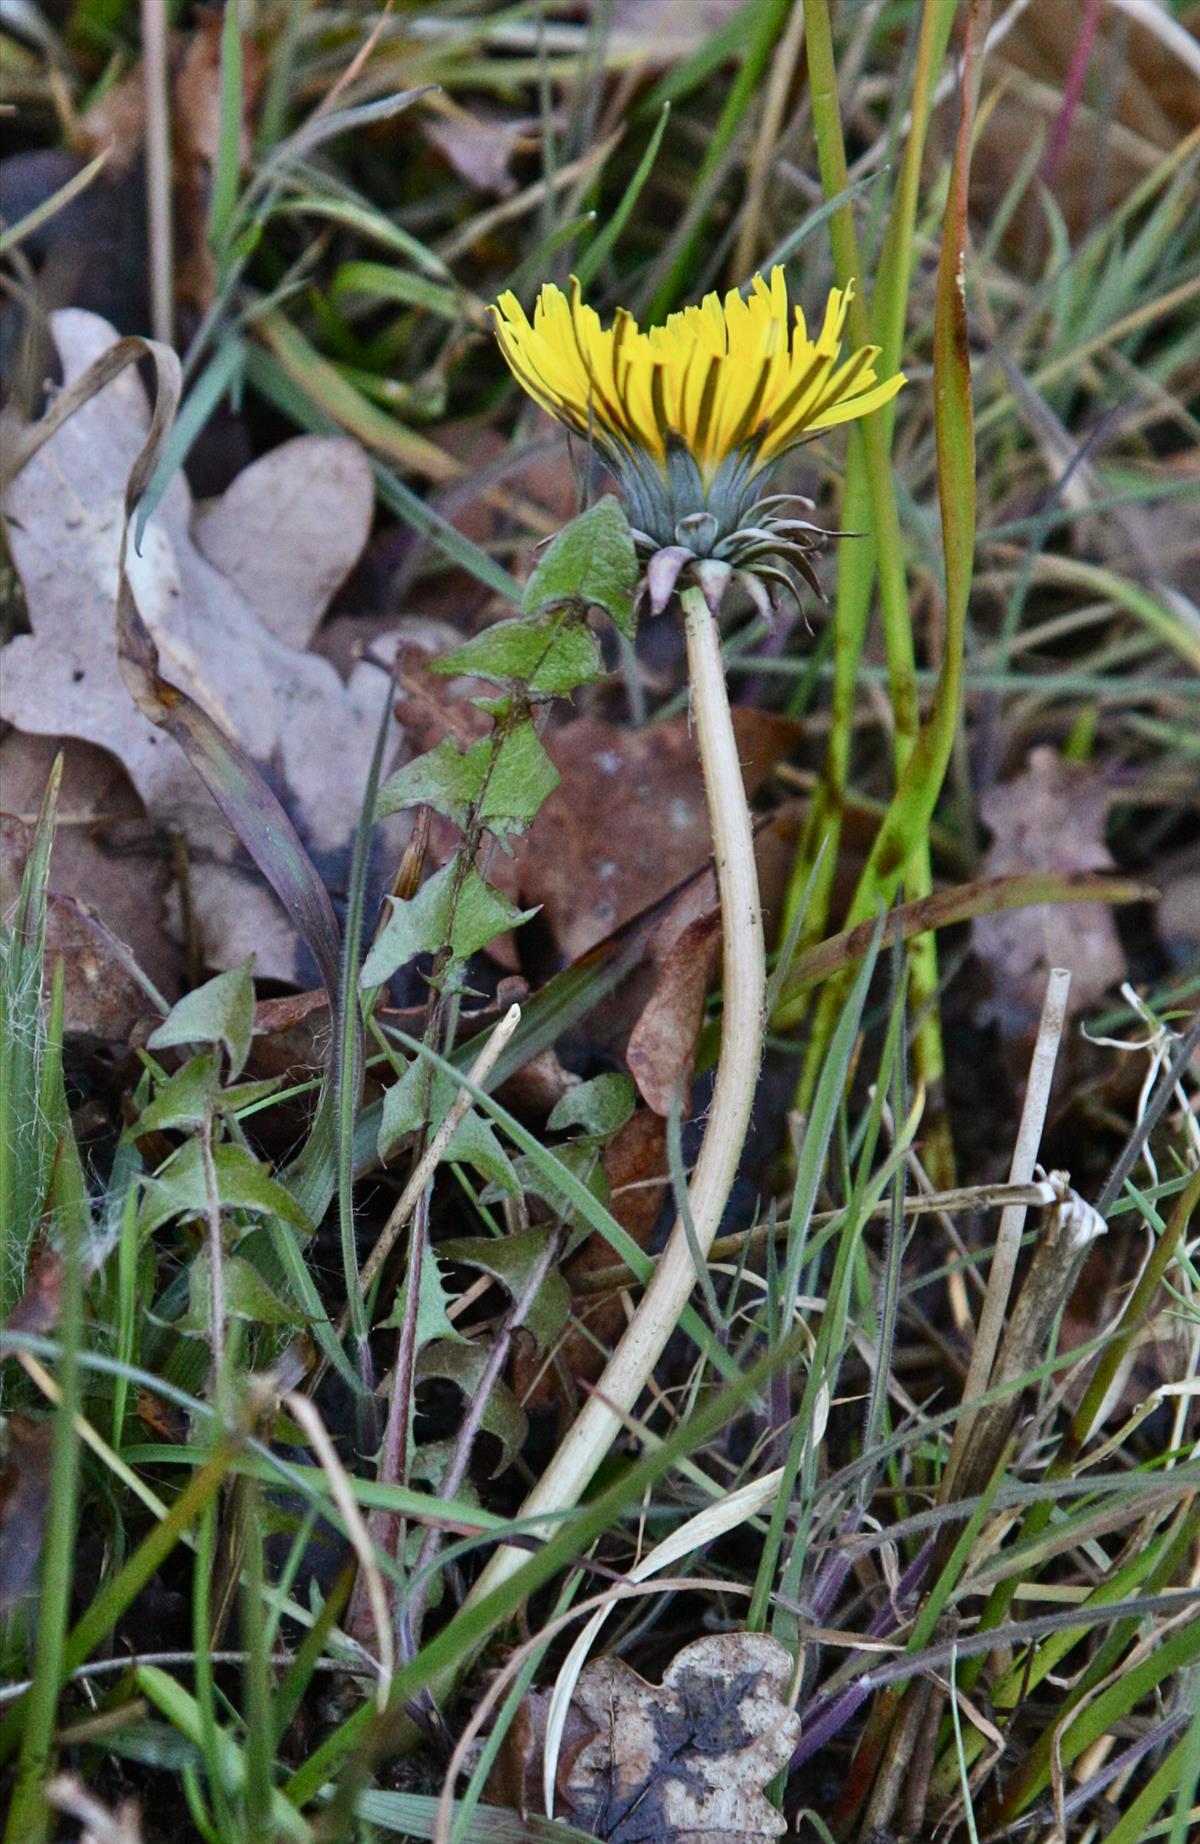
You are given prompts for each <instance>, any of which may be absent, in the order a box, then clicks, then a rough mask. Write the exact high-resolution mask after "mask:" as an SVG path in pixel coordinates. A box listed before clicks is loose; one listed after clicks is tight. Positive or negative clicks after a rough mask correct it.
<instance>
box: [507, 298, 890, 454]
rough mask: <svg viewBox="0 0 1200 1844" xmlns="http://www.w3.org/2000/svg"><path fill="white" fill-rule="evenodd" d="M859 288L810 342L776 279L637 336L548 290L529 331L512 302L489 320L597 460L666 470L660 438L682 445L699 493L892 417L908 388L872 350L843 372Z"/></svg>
mask: <svg viewBox="0 0 1200 1844" xmlns="http://www.w3.org/2000/svg"><path fill="white" fill-rule="evenodd" d="M853 290H854V285H853V283H851V284H850V285H849V286H848V287H847V288H845V289H837V288H835V289H834V290H833V291H832V292H831V294H830V296H829V302H828V305H827V307H826V309H825V318H824V321H823V323H822V326H821V330H820V333H819V334H818V335H817V337H816V339H810V338H809V336H808V329H807V327H806V325H805V320H804V311H803V309H802V308H800V307H796V308H794V309H793V310H792V313H791V316H790V317H789V312H788V296H787V284H786V282H785V280H784V274H783V270H782V269H779V268H776V269H773V270H772V271H771V278H770V280H769V281H764V280H763V278H762V276H761V275H756V276H755V278H754V281H753V283H752V284H751V287H750V292H749V294H748V296H747V297H746V298H745V299H743V297H742V296H741V295H740V294H739V293H738V292H737V290H736V289H731V290H730V292H729V293H728V294H727V295H726V296H725V299H724V302H722V301H721V300H720V298H719V297H718V296H717V295H715V294H710V295H706V296H705V298H704V300H703V301H702V302H701V304H700V306H699V307H685V308H684V309H683V310H682V312H681V313H677V314H671V315H670V316H669V317H668V319H667V321H666V324H665V325H663V326H658V327H649V328H648V329H647V330H646V331H645V332H644V333H643V332H642V331H641V329H640V328H639V327H638V325H637V322H636V321H635V320H634V319H633V317H632V316H631V315H630V314H628V313H627V312H626V311H625V309H624V308H618V309H617V312H616V315H615V317H614V319H613V323H612V325H611V327H605V326H602V325H601V324H600V317H599V315H598V314H597V313H596V311H595V309H594V308H591V307H588V306H586V305H585V304H584V302H583V300H582V299H581V295H580V288H579V283H578V282H577V281H575V280H574V278H572V281H571V288H570V293H569V294H564V293H563V291H562V290H561V289H560V288H556V287H554V285H553V284H552V283H549V282H548V283H546V285H545V286H544V287H543V289H542V291H541V293H540V294H539V296H538V298H537V302H536V304H535V306H534V310H533V319H532V320H530V319H529V318H528V317H527V315H526V313H525V310H524V309H523V308H522V306H521V304H520V302H519V301H518V300H517V298H516V296H515V295H514V294H511V293H507V294H503V295H501V297H500V299H499V301H498V302H497V303H496V305H495V306H494V307H493V308H492V316H493V319H494V321H495V326H496V334H497V337H498V339H499V341H500V348H501V351H502V352H503V353H504V356H505V358H506V359H507V360H508V363H509V365H510V367H511V368H512V370H513V372H514V373H515V375H516V377H517V379H518V380H519V382H520V383H521V384H522V385H523V386H524V388H525V389H526V390H527V391H528V393H529V395H530V396H531V397H532V398H533V399H534V400H535V402H537V403H539V404H541V406H542V408H543V409H545V410H548V411H549V413H550V415H551V416H554V417H557V418H558V420H559V421H560V422H562V423H565V424H566V425H567V426H568V428H571V429H575V430H577V431H578V432H579V434H581V435H585V436H592V437H594V438H595V440H596V441H597V442H598V443H600V444H601V446H607V447H610V448H611V447H613V446H615V447H617V448H618V449H621V450H625V451H633V452H637V451H641V452H642V453H644V454H646V455H649V456H651V457H652V458H653V459H654V460H656V461H657V462H659V463H660V464H661V465H662V466H664V467H665V464H666V454H667V437H668V435H669V434H672V433H673V434H675V435H677V436H679V438H680V439H681V440H682V442H683V443H684V445H685V446H686V447H687V449H688V450H689V452H690V453H691V455H692V456H693V458H694V459H695V461H696V463H697V465H698V467H699V469H700V472H701V474H702V476H703V478H704V480H705V481H706V482H709V481H711V480H712V478H713V476H714V475H715V474H716V471H717V469H718V468H719V467H720V465H721V463H722V461H724V460H725V458H726V457H727V456H728V455H731V454H735V453H737V452H738V451H739V450H742V449H746V448H750V447H755V450H756V452H755V464H756V466H764V467H765V466H766V465H767V464H768V463H769V462H771V461H773V460H776V459H777V458H778V456H779V455H781V454H782V453H783V452H784V450H785V449H788V448H791V447H793V446H794V445H795V444H796V443H797V442H801V441H803V440H804V439H805V438H806V437H807V436H809V435H813V434H815V433H816V432H817V431H818V430H821V429H832V428H833V427H834V426H835V425H836V424H837V423H848V422H852V421H853V420H854V419H855V418H856V417H859V416H865V415H866V414H867V412H868V411H869V410H876V409H878V408H879V406H880V405H881V404H884V403H888V402H890V400H891V399H892V398H893V397H894V396H895V395H896V392H897V391H898V390H899V389H900V387H901V385H902V384H903V383H904V374H903V373H902V372H898V373H897V374H896V375H895V377H892V378H885V379H883V380H882V381H880V380H879V379H877V377H876V375H875V361H876V359H877V358H878V357H879V348H878V347H877V346H861V347H860V348H859V349H858V350H857V351H854V352H851V353H850V354H849V356H848V357H847V358H845V359H843V358H842V356H841V354H842V331H843V328H844V327H845V324H846V316H847V314H848V312H849V309H850V301H851V298H852V296H853Z"/></svg>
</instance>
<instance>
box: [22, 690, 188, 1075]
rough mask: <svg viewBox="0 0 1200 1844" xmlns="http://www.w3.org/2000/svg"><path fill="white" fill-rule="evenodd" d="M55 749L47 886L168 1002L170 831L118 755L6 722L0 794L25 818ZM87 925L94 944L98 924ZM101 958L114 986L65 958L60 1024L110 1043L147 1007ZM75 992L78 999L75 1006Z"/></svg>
mask: <svg viewBox="0 0 1200 1844" xmlns="http://www.w3.org/2000/svg"><path fill="white" fill-rule="evenodd" d="M6 669H7V662H5V665H4V666H0V671H4V670H6ZM59 754H61V755H62V757H63V778H62V789H61V793H60V796H59V804H58V823H57V825H56V827H55V832H54V846H53V850H52V852H51V854H50V889H51V892H52V893H55V894H57V895H58V896H61V897H62V898H63V899H64V900H65V901H69V902H71V903H73V904H80V905H84V906H85V908H86V910H87V911H88V912H89V914H90V915H92V916H93V917H94V919H95V920H96V921H97V922H98V923H99V924H101V925H102V927H103V929H104V930H107V931H108V932H109V933H111V934H112V935H114V936H115V937H116V938H117V940H118V941H119V942H121V943H123V944H124V945H125V947H126V948H127V950H128V952H129V954H130V955H132V957H133V960H134V961H135V962H136V963H137V965H138V966H139V967H140V968H141V969H142V971H143V972H144V973H145V974H146V975H147V976H148V977H149V978H150V980H152V981H153V983H154V985H155V986H156V987H157V989H158V991H159V992H160V993H162V995H163V996H164V998H166V999H167V1000H169V1001H171V1002H174V1000H175V999H177V998H178V997H179V994H180V992H181V991H182V990H183V959H182V955H181V954H180V951H179V948H178V946H177V944H176V943H175V942H173V941H171V940H169V939H168V937H167V934H166V932H165V930H164V927H163V907H164V904H165V903H166V901H167V899H168V895H169V893H170V891H171V889H172V887H173V885H174V883H175V868H174V866H173V864H172V854H171V840H170V836H169V832H168V829H167V828H166V827H165V826H160V825H158V824H156V823H154V822H151V821H149V820H147V818H146V814H145V809H144V807H143V805H142V802H141V801H140V800H139V798H138V796H137V793H136V792H135V790H134V788H133V786H132V784H131V782H130V780H129V777H128V775H127V774H126V773H125V771H124V769H123V768H122V767H121V765H120V763H119V762H118V761H116V760H115V758H114V757H113V756H112V755H110V754H109V752H108V750H107V749H99V748H96V747H95V746H94V745H93V744H91V743H83V742H79V741H77V740H76V739H75V738H74V737H69V736H26V735H23V734H22V733H21V731H20V730H12V731H10V732H9V734H8V735H7V736H6V737H5V738H4V741H3V742H2V743H0V783H2V784H3V787H4V798H5V802H6V803H7V805H8V806H9V807H10V808H11V809H12V810H13V811H14V812H16V813H18V814H20V816H21V818H22V819H23V820H25V821H27V822H28V821H29V820H31V819H32V818H33V817H34V816H35V815H36V813H37V811H38V808H39V807H40V806H41V802H42V795H43V793H44V792H45V788H46V781H47V779H48V777H49V774H50V770H51V767H52V766H53V763H54V759H55V757H56V756H57V755H59ZM14 868H15V866H14ZM18 875H19V872H18ZM56 907H57V903H56V902H52V903H51V905H50V908H51V929H52V931H53V930H54V929H56V928H57V926H58V925H57V923H55V921H54V919H53V912H54V911H55V909H56ZM63 928H64V933H65V934H66V935H67V936H68V937H70V936H71V935H73V933H74V925H71V924H68V923H65V922H64V924H63ZM90 932H91V933H92V935H93V938H94V939H93V945H94V941H95V937H96V931H95V930H91V931H90ZM54 945H55V944H54V938H53V934H52V938H51V941H50V942H48V944H47V946H48V953H47V966H48V968H49V967H50V966H51V965H52V964H53V959H52V956H53V951H54ZM58 945H59V946H60V947H61V942H60V943H59V944H58ZM85 951H86V950H85ZM102 958H103V959H104V961H105V965H106V966H110V965H111V966H112V967H113V969H114V980H115V982H116V986H117V989H118V990H115V991H113V992H108V991H107V990H103V991H102V990H100V989H101V988H102V987H103V986H104V978H102V979H101V980H100V981H94V980H86V978H85V983H84V984H83V985H82V986H81V987H80V988H79V989H78V990H76V989H75V987H74V984H73V981H72V978H71V966H70V960H69V959H68V965H67V990H66V994H65V1009H64V1017H63V1024H64V1029H65V1030H66V1033H67V1035H68V1036H72V1035H75V1034H77V1033H82V1034H85V1035H94V1036H96V1037H101V1038H104V1039H106V1040H107V1041H108V1042H111V1043H116V1042H118V1041H119V1040H120V1038H121V1036H122V1033H123V1031H127V1029H128V1024H129V1021H130V1019H131V1017H138V1016H141V1015H144V1014H145V1013H146V1012H148V1011H151V1010H152V1009H153V1007H152V1006H151V1005H150V1003H149V1001H148V1000H147V998H146V997H145V995H144V993H142V992H141V990H140V989H137V996H136V997H135V993H134V988H135V987H136V982H134V981H132V979H131V976H129V975H128V974H127V973H126V972H125V971H124V970H123V969H122V970H120V971H119V972H118V971H117V964H118V963H116V962H114V961H113V959H112V957H111V956H109V955H107V954H105V955H103V956H102ZM77 1000H79V1001H81V1004H80V1005H79V1006H78V1007H77V1003H76V1002H77ZM122 1014H124V1017H122ZM106 1020H107V1024H106V1022H105V1021H106ZM109 1027H114V1028H109Z"/></svg>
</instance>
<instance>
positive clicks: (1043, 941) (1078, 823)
mask: <svg viewBox="0 0 1200 1844" xmlns="http://www.w3.org/2000/svg"><path fill="white" fill-rule="evenodd" d="M1108 802H1109V791H1108V789H1107V787H1106V786H1105V784H1104V782H1103V781H1102V780H1101V779H1100V777H1099V776H1098V775H1097V774H1096V772H1095V770H1094V769H1091V768H1088V767H1086V766H1085V765H1083V764H1080V763H1076V762H1067V761H1064V760H1063V758H1062V757H1061V756H1060V755H1059V754H1058V753H1057V752H1056V751H1055V750H1053V749H1049V748H1040V749H1034V750H1032V751H1031V752H1030V755H1029V760H1028V763H1027V765H1026V767H1025V770H1024V772H1023V773H1022V774H1020V775H1018V776H1017V777H1016V779H1015V780H1013V781H1010V782H1007V783H1006V784H1005V785H1004V786H1002V787H997V788H993V789H992V790H991V792H990V793H988V794H986V795H985V796H984V799H983V801H982V803H981V811H982V815H983V819H984V821H985V823H986V824H987V825H988V826H989V827H990V828H991V831H992V835H993V836H992V843H991V844H990V846H989V847H988V849H987V851H986V853H985V854H984V857H983V861H982V863H981V864H980V867H979V871H980V876H981V878H987V877H1003V876H1012V875H1016V874H1019V873H1021V872H1031V871H1034V872H1036V871H1055V872H1065V871H1105V870H1110V869H1111V868H1112V864H1113V861H1112V858H1111V857H1110V856H1109V853H1108V849H1107V847H1106V845H1105V843H1104V821H1105V815H1106V813H1107V810H1108ZM973 936H974V944H975V952H976V953H977V954H978V955H979V957H980V959H981V960H982V961H984V962H985V963H986V965H987V966H988V967H989V969H990V971H991V974H992V979H993V984H994V988H995V995H994V998H993V999H992V1001H991V1005H990V1011H991V1014H992V1016H993V1017H995V1018H996V1020H997V1021H998V1023H999V1025H1000V1028H1001V1030H1002V1032H1003V1033H1004V1034H1005V1035H1006V1036H1010V1037H1020V1036H1022V1035H1024V1034H1025V1033H1027V1032H1029V1031H1032V1030H1033V1029H1035V1028H1036V1025H1037V1020H1038V1017H1039V1015H1040V1011H1041V1005H1042V996H1043V994H1044V992H1045V989H1046V976H1047V974H1048V972H1049V970H1050V968H1051V967H1066V968H1068V969H1069V971H1070V974H1071V994H1070V1006H1071V1010H1072V1011H1080V1010H1082V1009H1083V1008H1085V1007H1087V1006H1089V1005H1093V1004H1094V1003H1095V1001H1096V1000H1097V999H1099V998H1100V996H1101V995H1102V994H1103V993H1104V992H1106V991H1107V989H1108V988H1109V987H1110V986H1112V985H1114V984H1115V983H1116V982H1117V981H1119V980H1120V979H1121V978H1122V976H1123V974H1124V971H1125V957H1124V954H1123V953H1122V951H1121V944H1120V941H1119V940H1118V937H1117V931H1116V927H1115V925H1114V923H1113V919H1112V913H1111V911H1110V910H1109V909H1108V908H1107V906H1106V905H1105V904H1103V903H1074V904H1072V905H1070V907H1062V906H1058V905H1053V904H1046V905H1041V906H1039V907H1037V908H1030V909H1011V910H1005V911H1000V912H998V913H997V914H995V915H990V916H980V917H979V918H978V919H977V920H976V922H975V924H974V928H973Z"/></svg>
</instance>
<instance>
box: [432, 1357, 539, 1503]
mask: <svg viewBox="0 0 1200 1844" xmlns="http://www.w3.org/2000/svg"><path fill="white" fill-rule="evenodd" d="M487 1361H488V1352H487V1348H486V1346H484V1345H477V1344H472V1342H471V1341H470V1339H467V1340H465V1341H464V1342H463V1343H462V1344H446V1343H444V1342H443V1343H439V1344H434V1345H426V1347H425V1349H424V1350H423V1351H422V1352H420V1353H419V1355H418V1357H417V1362H416V1371H415V1375H416V1380H417V1382H418V1383H425V1382H428V1381H429V1380H430V1379H431V1378H433V1377H442V1378H444V1379H445V1380H446V1381H447V1382H448V1383H454V1384H456V1385H457V1386H458V1388H459V1389H461V1391H462V1393H463V1395H464V1396H465V1397H466V1398H467V1400H468V1401H471V1399H472V1398H473V1397H475V1396H477V1395H478V1394H479V1391H480V1389H481V1387H482V1385H483V1375H484V1371H485V1369H486V1368H487ZM528 1425H529V1424H528V1422H527V1420H526V1418H525V1411H524V1409H523V1408H522V1407H521V1405H520V1403H519V1402H518V1401H517V1399H516V1397H515V1396H514V1395H513V1393H512V1391H511V1389H509V1387H508V1385H507V1384H506V1383H502V1382H501V1381H500V1379H499V1377H497V1378H496V1379H495V1380H494V1381H493V1383H492V1386H491V1388H490V1389H489V1391H488V1395H487V1400H486V1402H485V1403H484V1407H483V1417H482V1419H481V1421H480V1424H479V1426H480V1429H481V1430H482V1432H483V1433H485V1434H494V1435H495V1437H496V1439H497V1440H498V1441H499V1442H500V1448H501V1452H500V1459H499V1462H498V1463H497V1465H496V1467H495V1468H494V1470H493V1472H492V1477H493V1479H495V1478H497V1477H498V1476H499V1475H500V1474H501V1473H502V1472H503V1471H504V1469H505V1467H506V1466H511V1465H512V1462H513V1461H514V1459H515V1458H516V1456H517V1454H518V1453H519V1452H520V1451H521V1448H522V1446H523V1445H524V1442H525V1434H526V1430H527V1428H528Z"/></svg>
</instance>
